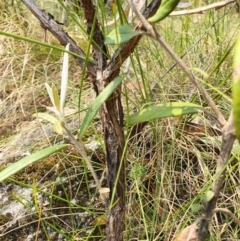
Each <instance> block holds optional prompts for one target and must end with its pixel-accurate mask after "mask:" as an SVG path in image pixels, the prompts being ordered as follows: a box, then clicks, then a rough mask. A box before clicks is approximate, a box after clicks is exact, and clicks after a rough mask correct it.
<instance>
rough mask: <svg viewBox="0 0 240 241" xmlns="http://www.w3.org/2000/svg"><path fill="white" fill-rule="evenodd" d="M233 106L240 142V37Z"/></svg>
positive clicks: (235, 54)
mask: <svg viewBox="0 0 240 241" xmlns="http://www.w3.org/2000/svg"><path fill="white" fill-rule="evenodd" d="M232 96H233V101H232V106H233V118H234V126H235V131H236V136H237V138H238V140H240V37H238V40H237V43H236V46H235V51H234V57H233V85H232Z"/></svg>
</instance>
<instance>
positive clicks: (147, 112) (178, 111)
mask: <svg viewBox="0 0 240 241" xmlns="http://www.w3.org/2000/svg"><path fill="white" fill-rule="evenodd" d="M202 110H203V108H202V107H201V106H199V105H196V104H192V103H186V102H171V103H166V104H156V105H150V106H147V107H144V108H143V109H142V110H140V111H138V112H136V113H134V114H132V115H131V116H129V119H128V125H130V126H131V125H134V124H136V123H141V122H145V121H151V120H154V119H161V118H166V117H176V116H183V115H187V114H193V113H197V112H201V111H202Z"/></svg>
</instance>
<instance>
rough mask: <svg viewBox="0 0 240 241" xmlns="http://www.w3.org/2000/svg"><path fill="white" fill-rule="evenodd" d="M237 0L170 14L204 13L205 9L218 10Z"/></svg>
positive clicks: (226, 0)
mask: <svg viewBox="0 0 240 241" xmlns="http://www.w3.org/2000/svg"><path fill="white" fill-rule="evenodd" d="M235 2H237V1H236V0H225V1H221V2H217V3H213V4H209V5H207V6H203V7H199V8H194V9H189V10H181V11H174V12H172V13H171V14H170V16H181V15H190V14H196V13H198V14H202V13H203V12H205V11H208V10H211V9H215V10H218V9H220V8H223V7H225V6H227V5H228V4H230V3H235Z"/></svg>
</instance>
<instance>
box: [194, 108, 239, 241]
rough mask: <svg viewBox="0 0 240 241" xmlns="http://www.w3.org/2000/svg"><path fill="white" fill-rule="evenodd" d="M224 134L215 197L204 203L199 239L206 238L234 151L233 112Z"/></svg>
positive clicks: (216, 175) (216, 177)
mask: <svg viewBox="0 0 240 241" xmlns="http://www.w3.org/2000/svg"><path fill="white" fill-rule="evenodd" d="M222 132H223V136H222V146H221V151H220V154H219V157H218V161H217V168H216V174H215V182H214V184H213V187H212V191H213V193H214V196H213V198H212V199H211V200H210V201H208V202H206V203H203V208H204V213H203V218H202V219H201V221H200V225H199V229H198V238H199V240H198V241H203V240H205V238H206V236H207V232H208V227H209V223H210V221H211V219H212V216H213V214H214V209H215V206H216V203H217V199H218V197H219V195H220V191H221V188H222V185H223V182H224V179H225V177H226V170H225V169H226V164H227V161H228V159H229V156H230V154H231V151H232V146H233V143H234V141H235V139H236V136H235V129H234V126H233V113H232V112H231V114H230V117H229V119H228V121H227V123H226V125H225V126H224V127H223V128H222Z"/></svg>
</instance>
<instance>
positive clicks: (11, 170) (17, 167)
mask: <svg viewBox="0 0 240 241" xmlns="http://www.w3.org/2000/svg"><path fill="white" fill-rule="evenodd" d="M67 146H69V145H67V144H63V145H58V146H50V147H47V148H45V149H43V150H41V151H37V152H36V153H33V154H31V155H30V156H26V157H24V158H22V159H21V160H19V161H17V162H15V163H13V164H11V165H10V166H8V167H7V168H5V169H4V170H3V171H1V172H0V182H2V181H4V180H5V179H7V178H8V177H10V176H12V175H13V174H15V173H17V172H19V171H21V170H22V169H23V168H25V167H27V166H28V165H31V164H33V163H34V162H37V161H40V160H42V159H43V158H45V157H48V156H50V155H51V154H54V153H56V152H58V151H61V150H62V149H64V148H66V147H67Z"/></svg>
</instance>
